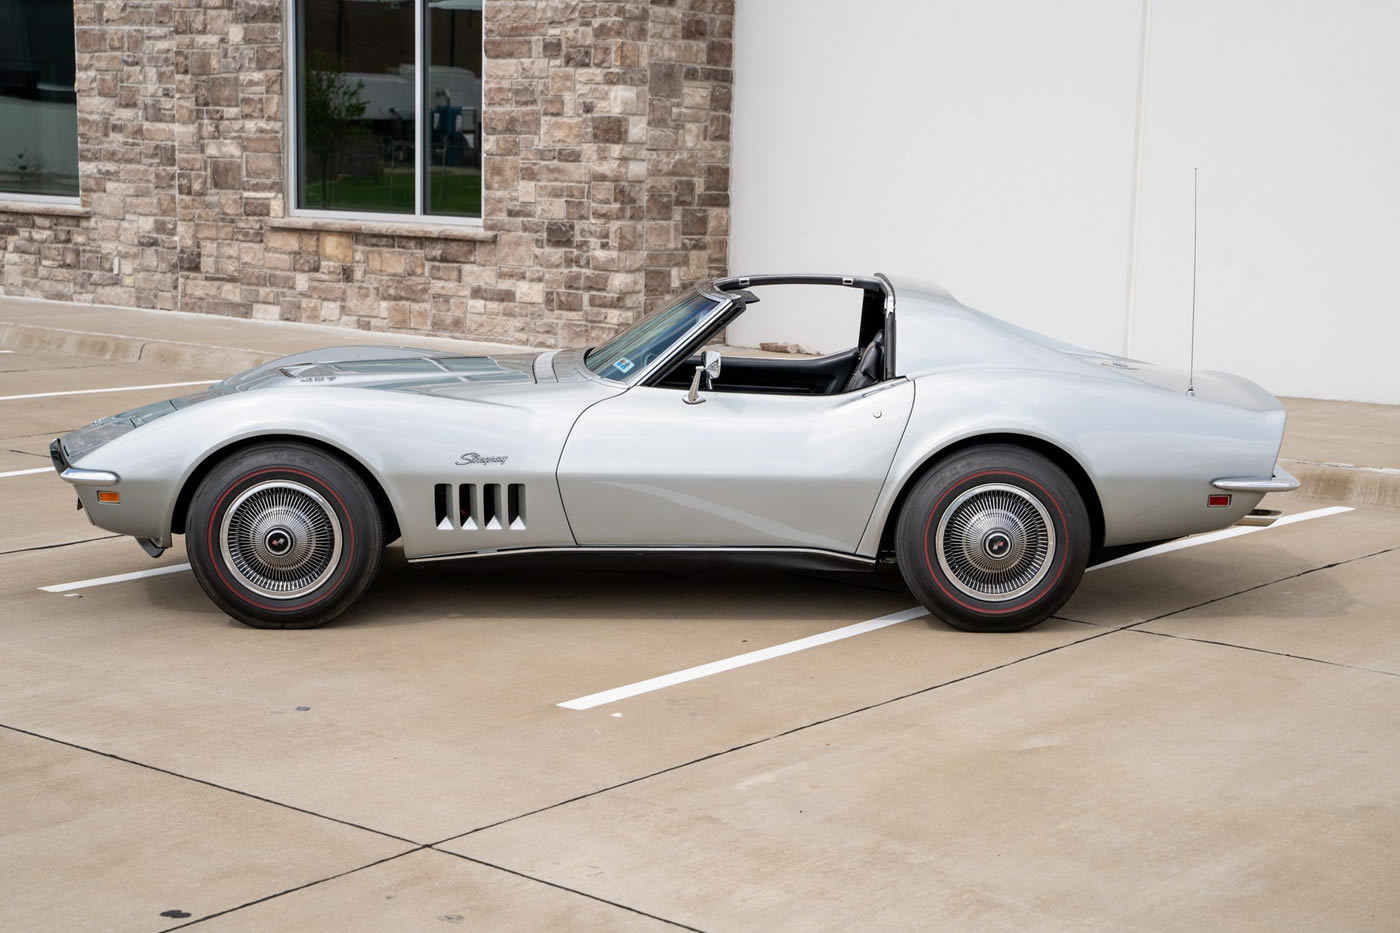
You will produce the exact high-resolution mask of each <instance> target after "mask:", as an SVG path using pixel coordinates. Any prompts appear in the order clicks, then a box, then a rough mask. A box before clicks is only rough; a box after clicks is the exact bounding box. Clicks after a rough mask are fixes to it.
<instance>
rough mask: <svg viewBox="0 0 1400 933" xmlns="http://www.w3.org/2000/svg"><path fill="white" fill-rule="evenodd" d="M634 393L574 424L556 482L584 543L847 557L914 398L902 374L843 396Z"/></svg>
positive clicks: (657, 389)
mask: <svg viewBox="0 0 1400 933" xmlns="http://www.w3.org/2000/svg"><path fill="white" fill-rule="evenodd" d="M685 394H686V393H685V391H684V390H679V389H674V388H662V387H647V386H636V387H633V388H631V389H628V390H627V391H626V392H624V393H622V394H621V395H618V396H616V397H614V398H610V399H607V400H605V401H603V402H600V403H598V404H596V405H594V406H592V407H591V408H589V409H588V410H587V411H586V412H584V413H583V415H582V416H580V418H579V420H578V421H577V423H576V424H575V425H574V428H573V431H572V432H570V434H569V438H568V440H567V441H566V442H565V445H564V453H563V456H562V457H561V458H560V461H559V474H558V475H559V488H560V491H561V493H562V494H563V499H564V508H565V512H566V513H567V515H568V519H569V524H570V527H571V528H572V529H573V533H574V537H575V539H576V540H577V541H578V543H579V544H580V545H583V546H601V545H611V546H638V547H670V546H681V547H807V548H820V549H824V550H832V551H840V552H843V553H853V552H854V551H855V549H856V546H857V544H858V543H859V541H860V538H861V535H862V533H863V532H864V530H865V526H866V523H867V522H868V521H869V519H870V513H871V511H872V509H873V508H874V505H875V499H876V497H877V496H878V495H879V492H880V488H881V486H882V485H883V483H884V481H885V475H886V473H887V472H888V471H889V467H890V463H891V461H892V460H893V458H894V453H895V449H896V447H898V445H899V441H900V437H901V436H902V435H903V433H904V426H905V424H906V422H907V421H908V419H909V412H910V409H911V407H912V405H913V400H914V386H913V383H911V382H909V381H908V380H907V379H896V380H893V381H890V382H885V383H881V384H880V385H876V386H871V387H870V388H867V389H862V390H859V391H854V392H849V393H845V394H841V395H802V396H792V395H767V394H751V393H742V392H702V393H701V396H702V397H703V398H704V402H703V404H696V405H690V404H686V403H685V402H684V396H685Z"/></svg>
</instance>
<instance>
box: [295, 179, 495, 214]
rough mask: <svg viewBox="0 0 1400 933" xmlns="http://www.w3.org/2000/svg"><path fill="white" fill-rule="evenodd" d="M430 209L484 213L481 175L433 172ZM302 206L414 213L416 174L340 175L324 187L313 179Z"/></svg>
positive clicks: (306, 190) (430, 211)
mask: <svg viewBox="0 0 1400 933" xmlns="http://www.w3.org/2000/svg"><path fill="white" fill-rule="evenodd" d="M427 193H428V213H430V214H444V215H448V216H454V217H464V216H465V217H480V216H481V176H480V175H476V174H471V175H468V174H455V173H454V174H451V175H430V176H429V177H428V192H427ZM302 206H303V207H305V208H308V209H311V210H338V211H375V212H378V213H382V214H411V213H413V176H412V175H411V174H409V173H407V172H396V173H390V172H385V173H384V174H382V175H380V176H379V177H377V178H376V177H373V176H370V177H363V178H338V179H336V180H335V181H333V182H331V183H330V184H328V185H326V187H325V190H324V191H323V190H322V188H321V183H320V182H319V181H312V182H310V183H308V184H307V185H306V187H305V188H304V189H303V192H302Z"/></svg>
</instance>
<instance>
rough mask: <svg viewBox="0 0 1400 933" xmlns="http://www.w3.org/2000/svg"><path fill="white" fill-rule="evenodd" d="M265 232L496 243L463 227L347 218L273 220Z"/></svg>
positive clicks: (493, 234) (492, 233)
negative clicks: (405, 237) (360, 234)
mask: <svg viewBox="0 0 1400 933" xmlns="http://www.w3.org/2000/svg"><path fill="white" fill-rule="evenodd" d="M267 228H268V229H269V230H306V231H310V232H313V233H367V234H370V235H373V236H411V237H426V238H428V239H436V240H474V241H476V242H478V243H494V242H496V231H494V230H483V229H482V228H481V227H478V226H475V225H471V226H469V225H467V224H433V223H420V222H415V221H400V222H395V221H383V220H361V219H359V218H352V217H347V218H345V219H344V220H342V219H340V218H338V217H273V218H270V219H269V220H268V221H267Z"/></svg>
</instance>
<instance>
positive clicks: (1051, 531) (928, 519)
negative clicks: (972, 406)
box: [895, 444, 1090, 632]
mask: <svg viewBox="0 0 1400 933" xmlns="http://www.w3.org/2000/svg"><path fill="white" fill-rule="evenodd" d="M1089 537H1090V533H1089V515H1088V510H1087V509H1086V508H1085V506H1084V501H1083V499H1082V498H1081V497H1080V495H1079V491H1078V490H1077V489H1075V486H1074V483H1073V482H1071V481H1070V479H1069V477H1068V476H1066V475H1065V473H1064V471H1063V470H1061V469H1060V468H1059V467H1057V466H1056V465H1055V464H1053V463H1051V462H1050V461H1049V460H1047V459H1046V458H1044V457H1042V456H1040V455H1039V454H1036V453H1032V452H1031V451H1028V450H1025V449H1023V448H1019V447H1012V446H1009V445H1002V444H995V445H991V444H989V445H987V446H985V447H974V448H971V449H969V450H965V451H963V452H961V453H959V454H956V455H955V456H953V457H951V458H950V459H948V460H946V461H945V462H943V463H940V464H938V465H937V466H935V467H934V469H933V470H932V471H931V472H929V473H927V474H925V475H924V476H923V477H921V478H920V479H919V480H918V481H917V485H915V487H914V489H913V490H912V491H911V492H910V494H909V495H908V496H907V497H906V498H905V500H904V505H903V507H902V509H901V511H900V514H899V521H898V525H897V526H896V530H895V551H896V556H897V557H898V560H899V569H900V572H901V574H902V575H903V576H904V581H905V583H906V584H908V586H909V589H910V590H912V591H913V593H914V596H915V597H916V598H917V599H918V600H919V601H920V602H921V603H923V605H924V606H925V607H926V608H927V609H928V610H929V611H930V612H932V613H933V614H934V615H937V616H938V617H940V618H941V619H943V620H944V621H945V622H947V623H948V624H949V625H952V626H954V627H956V628H960V629H965V630H967V631H973V632H1014V631H1020V630H1022V629H1027V628H1030V627H1031V626H1033V625H1036V624H1037V623H1039V622H1041V621H1043V620H1044V619H1045V618H1047V617H1048V616H1050V615H1051V614H1052V613H1054V612H1055V611H1056V610H1057V609H1059V608H1060V607H1061V606H1063V605H1064V603H1065V601H1066V600H1067V599H1069V597H1070V596H1071V595H1072V594H1073V593H1074V591H1075V589H1076V588H1077V587H1078V586H1079V581H1080V579H1081V578H1082V577H1083V576H1084V567H1085V564H1086V563H1087V562H1088V559H1089V544H1090V541H1089Z"/></svg>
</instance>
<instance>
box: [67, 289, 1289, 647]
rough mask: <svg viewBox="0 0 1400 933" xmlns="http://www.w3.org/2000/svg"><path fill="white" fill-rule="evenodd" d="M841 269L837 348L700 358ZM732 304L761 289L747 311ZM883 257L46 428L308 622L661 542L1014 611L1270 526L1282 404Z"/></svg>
mask: <svg viewBox="0 0 1400 933" xmlns="http://www.w3.org/2000/svg"><path fill="white" fill-rule="evenodd" d="M790 285H805V286H810V285H824V286H830V287H831V288H838V289H839V288H845V289H855V290H857V291H858V292H859V293H860V294H858V295H852V296H851V297H852V298H853V299H858V300H854V301H852V306H853V310H852V330H853V331H857V332H858V339H857V342H856V345H855V346H853V347H852V348H850V349H849V350H846V351H845V352H842V353H837V354H833V355H830V356H825V357H821V358H817V359H801V358H799V359H772V358H765V359H751V358H742V359H739V358H733V357H731V358H729V359H725V360H723V361H722V360H721V358H720V355H719V354H718V353H717V352H715V351H714V350H707V349H705V347H706V346H707V345H708V344H710V343H711V342H712V341H713V340H714V339H715V338H716V337H717V335H719V334H720V332H721V331H722V330H723V328H725V327H726V326H727V325H729V324H730V323H732V322H733V321H734V319H735V318H736V317H737V316H739V315H740V314H743V313H745V311H746V310H748V309H750V308H751V307H752V306H753V305H754V304H755V302H757V300H758V299H757V297H756V296H755V290H758V291H764V290H766V289H767V288H768V287H774V286H790ZM753 313H761V312H758V311H754V312H753ZM1193 389H1194V390H1192V389H1189V388H1188V385H1187V378H1186V377H1185V376H1184V375H1183V374H1178V373H1171V372H1166V371H1163V370H1161V369H1159V368H1157V367H1154V366H1151V365H1149V364H1146V363H1142V362H1139V361H1137V360H1130V359H1125V358H1122V357H1117V356H1110V355H1107V354H1103V353H1095V352H1092V351H1089V350H1082V349H1078V348H1076V347H1072V346H1068V345H1066V344H1062V343H1058V342H1056V341H1054V340H1051V339H1049V338H1046V337H1042V336H1039V335H1037V334H1034V333H1031V332H1029V331H1025V330H1021V329H1019V328H1016V327H1013V326H1010V325H1008V324H1005V323H1002V322H1000V321H998V320H996V319H994V318H991V317H988V316H987V315H984V314H981V313H979V312H977V311H973V310H971V309H969V308H967V307H964V306H963V305H961V304H959V303H958V302H956V301H955V300H953V299H952V298H951V297H949V296H948V295H946V294H944V293H939V292H936V291H934V292H917V291H912V290H906V291H905V293H902V294H900V295H899V300H898V305H897V306H896V293H895V288H894V286H893V284H892V283H891V282H890V280H889V279H888V278H886V277H885V276H882V275H877V276H873V277H864V276H833V275H767V276H749V277H732V278H723V279H714V280H709V281H706V282H703V283H701V284H700V285H699V286H697V287H696V288H695V289H694V290H692V291H691V292H689V293H687V294H685V295H684V296H682V297H681V298H679V299H678V300H676V301H675V302H674V303H672V304H670V305H669V306H667V307H665V308H663V309H661V310H659V311H656V312H655V313H653V314H650V315H648V316H647V317H645V318H643V319H642V320H641V321H639V322H638V323H637V324H635V325H634V326H632V327H631V328H630V329H628V330H626V331H624V332H623V333H621V334H619V335H618V336H617V337H615V338H614V339H612V340H610V341H608V342H607V343H605V344H603V345H602V346H598V347H594V348H592V349H590V350H587V351H582V350H552V351H547V352H532V353H521V354H511V355H501V356H478V357H464V356H455V355H453V354H451V353H446V352H428V351H424V350H413V349H406V348H390V347H350V348H344V347H342V348H337V349H327V350H317V351H314V352H310V353H300V354H297V355H295V356H289V357H286V358H285V359H281V360H278V361H276V362H273V363H268V364H267V365H264V366H260V367H258V368H256V369H252V370H249V371H248V372H245V373H242V374H240V375H237V376H233V377H231V378H229V379H227V380H225V381H223V382H220V383H218V384H217V385H214V386H213V387H211V388H209V389H208V390H206V391H204V392H199V393H196V394H194V395H187V396H185V397H183V398H177V399H171V400H169V401H165V402H159V403H157V404H154V405H147V406H145V407H143V408H138V409H135V410H133V411H128V412H123V413H121V414H119V415H113V416H111V417H109V418H103V419H101V420H99V421H95V422H93V423H92V424H90V425H88V426H87V427H84V428H82V429H80V430H77V431H74V432H73V433H71V434H68V435H66V436H64V437H62V438H59V439H57V440H55V441H54V442H53V444H52V445H51V448H50V450H51V454H52V456H53V461H54V465H55V468H56V469H57V470H58V471H59V473H60V475H61V476H62V478H63V479H64V480H66V481H67V482H69V483H71V484H73V485H74V486H75V487H76V489H77V492H78V498H79V501H80V505H81V507H82V508H84V509H86V510H87V514H88V515H89V516H90V518H91V520H92V521H93V523H94V524H96V525H99V526H101V527H102V528H106V529H109V530H111V531H115V532H119V533H122V534H127V535H131V536H132V537H135V538H137V539H138V540H139V541H140V543H141V545H142V547H144V548H145V549H146V551H147V552H148V553H150V554H152V555H153V556H159V555H160V553H161V552H162V551H163V550H164V549H165V548H168V547H170V545H171V542H172V538H173V536H174V535H177V534H183V535H184V536H185V546H186V550H187V552H188V554H189V559H190V563H191V564H192V565H193V569H194V573H195V576H196V578H197V579H198V580H199V582H200V585H201V586H203V588H204V589H205V591H206V592H207V593H208V594H209V596H210V598H211V599H213V601H214V602H215V603H216V604H218V606H219V607H220V608H222V609H223V610H224V611H226V612H227V613H228V614H229V615H231V616H233V617H234V618H237V619H240V620H242V621H244V622H246V623H248V624H249V625H254V626H259V627H267V628H303V627H310V626H315V625H320V624H322V623H324V622H326V621H328V620H330V619H333V618H335V617H336V616H337V615H339V614H340V613H341V612H343V611H345V609H346V608H348V607H349V606H350V605H351V604H352V603H353V602H354V601H355V599H356V598H357V597H358V596H359V595H360V594H361V593H363V592H364V590H365V589H366V587H368V586H370V584H371V583H372V581H373V580H374V577H375V574H376V572H377V571H378V569H379V564H380V557H381V554H382V553H383V551H384V548H385V546H386V545H387V544H389V543H390V542H392V541H394V540H396V539H402V542H403V550H404V553H405V555H406V556H407V558H408V559H409V560H413V561H430V560H437V559H441V558H463V557H482V556H487V555H503V554H519V553H528V552H540V551H558V550H570V551H596V550H613V551H626V552H633V551H646V550H656V549H667V550H673V549H681V550H689V551H722V552H732V553H735V554H740V555H760V554H762V555H777V556H781V557H783V558H784V559H789V560H797V561H802V562H805V563H808V564H811V563H819V564H823V565H828V566H834V565H840V566H843V567H856V568H859V567H861V566H865V567H874V566H876V565H877V564H878V563H880V562H882V561H886V562H888V561H896V562H898V565H899V568H900V571H901V573H902V574H903V577H904V579H905V581H906V582H907V583H908V585H909V588H910V589H911V590H912V591H913V592H914V594H915V596H916V597H917V598H918V599H919V601H920V602H922V603H923V604H924V605H925V606H926V607H928V608H929V609H930V610H931V611H932V612H933V613H934V614H935V615H937V616H940V617H941V618H943V619H944V620H946V621H947V622H949V623H950V624H952V625H955V626H957V627H959V628H964V629H970V630H976V631H1013V630H1017V629H1024V628H1027V627H1029V626H1032V625H1035V624H1036V623H1037V622H1040V621H1041V620H1042V619H1044V618H1045V617H1046V616H1048V615H1050V614H1051V613H1052V612H1054V611H1055V610H1056V609H1058V608H1059V607H1060V606H1061V605H1062V604H1063V603H1064V602H1065V600H1066V599H1068V598H1069V596H1070V594H1071V593H1073V592H1074V590H1075V588H1076V587H1077V586H1078V584H1079V581H1080V578H1081V576H1082V575H1083V572H1084V569H1085V567H1086V566H1087V565H1088V564H1089V563H1091V562H1094V561H1098V560H1102V559H1104V557H1105V556H1111V555H1113V554H1115V553H1121V552H1123V551H1125V550H1129V549H1132V548H1135V547H1141V546H1144V545H1146V544H1151V543H1155V542H1159V541H1163V540H1167V539H1171V538H1176V537H1180V536H1182V535H1188V534H1193V533H1196V532H1202V531H1210V530H1212V529H1217V528H1223V527H1225V526H1227V525H1231V524H1235V523H1237V522H1241V521H1244V522H1253V523H1267V522H1269V521H1270V520H1271V519H1272V516H1273V515H1275V514H1277V513H1269V512H1264V511H1263V510H1259V509H1256V508H1255V507H1256V506H1257V505H1258V503H1259V500H1260V498H1261V497H1262V496H1263V495H1264V494H1266V493H1269V492H1284V491H1288V490H1291V489H1294V488H1296V487H1297V486H1298V482H1297V480H1295V479H1294V478H1293V477H1292V476H1290V475H1289V474H1288V473H1287V472H1285V471H1284V470H1283V469H1281V468H1280V467H1279V466H1277V464H1276V462H1275V461H1276V457H1277V454H1278V450H1279V445H1280V443H1281V441H1282V439H1283V429H1284V410H1283V408H1282V406H1280V404H1279V402H1278V400H1277V399H1275V398H1274V397H1273V396H1272V395H1270V394H1269V393H1268V392H1266V391H1264V390H1263V389H1261V388H1260V387H1259V386H1257V385H1255V384H1253V383H1251V382H1248V381H1246V380H1244V379H1240V378H1238V377H1235V376H1231V375H1227V374H1225V373H1214V372H1212V373H1198V374H1196V375H1195V377H1194V387H1193Z"/></svg>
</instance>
